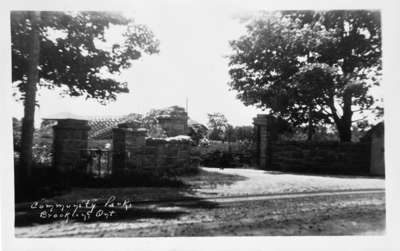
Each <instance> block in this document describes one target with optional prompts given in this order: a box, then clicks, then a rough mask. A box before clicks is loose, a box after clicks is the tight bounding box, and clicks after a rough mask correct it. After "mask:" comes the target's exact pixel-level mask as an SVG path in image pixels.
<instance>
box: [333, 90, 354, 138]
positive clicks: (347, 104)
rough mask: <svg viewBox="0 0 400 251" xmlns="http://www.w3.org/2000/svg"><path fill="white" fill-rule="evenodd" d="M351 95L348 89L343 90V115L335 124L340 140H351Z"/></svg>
mask: <svg viewBox="0 0 400 251" xmlns="http://www.w3.org/2000/svg"><path fill="white" fill-rule="evenodd" d="M351 97H352V94H351V92H349V91H345V92H344V95H343V116H342V118H341V119H340V123H339V124H338V125H337V128H338V131H339V138H340V142H350V141H351V120H352V116H353V112H352V111H351Z"/></svg>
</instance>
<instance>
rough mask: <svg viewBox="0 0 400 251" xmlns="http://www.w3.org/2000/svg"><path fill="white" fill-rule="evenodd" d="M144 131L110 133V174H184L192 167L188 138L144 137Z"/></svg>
mask: <svg viewBox="0 0 400 251" xmlns="http://www.w3.org/2000/svg"><path fill="white" fill-rule="evenodd" d="M146 133H147V132H146V130H145V129H132V128H115V129H114V130H113V173H118V172H124V171H129V170H134V169H136V170H138V169H140V170H143V171H151V172H153V173H184V172H185V170H187V169H189V168H190V167H191V156H190V151H191V144H192V142H191V140H190V137H188V136H177V137H169V138H159V139H158V138H146Z"/></svg>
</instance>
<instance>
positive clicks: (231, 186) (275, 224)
mask: <svg viewBox="0 0 400 251" xmlns="http://www.w3.org/2000/svg"><path fill="white" fill-rule="evenodd" d="M186 181H187V182H189V183H191V185H192V189H189V190H179V189H178V190H177V189H176V188H162V189H160V188H113V189H84V190H82V189H81V190H79V189H78V190H74V191H71V193H69V194H66V195H64V196H61V197H60V198H62V199H64V200H65V199H67V200H69V201H71V200H74V199H98V198H100V197H102V198H103V197H107V196H110V195H116V196H120V197H121V198H122V197H123V198H136V199H138V198H140V199H139V200H138V201H135V200H132V201H133V206H132V208H130V209H129V210H127V211H121V212H117V214H116V217H114V218H110V219H107V220H105V219H97V220H89V221H82V220H71V221H69V222H66V221H63V220H54V221H50V222H48V221H47V222H44V221H43V222H41V221H39V220H37V217H38V216H37V215H30V216H29V217H36V218H35V219H36V220H34V221H28V222H27V223H26V222H25V223H24V222H22V224H18V226H17V227H16V232H15V233H16V237H134V236H221V235H352V234H382V233H383V232H384V229H385V193H384V187H385V182H384V179H381V178H372V177H344V176H343V177H340V176H319V175H299V174H288V173H278V172H266V171H261V170H251V169H224V170H221V169H215V168H203V173H202V174H201V175H199V176H198V177H187V178H186ZM138 194H140V196H138ZM60 198H58V199H60ZM146 198H147V199H149V198H150V199H149V200H146ZM160 199H161V200H160ZM17 211H18V210H17ZM26 213H29V211H27V210H20V211H18V212H17V214H20V215H21V217H26V215H25V216H24V214H26Z"/></svg>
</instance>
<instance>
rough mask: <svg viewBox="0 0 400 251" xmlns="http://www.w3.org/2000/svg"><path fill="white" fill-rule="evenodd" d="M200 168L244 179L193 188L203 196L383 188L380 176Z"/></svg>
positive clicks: (382, 180) (383, 181) (383, 184)
mask: <svg viewBox="0 0 400 251" xmlns="http://www.w3.org/2000/svg"><path fill="white" fill-rule="evenodd" d="M203 169H204V170H206V171H209V172H215V173H221V174H230V175H236V176H239V177H242V178H243V179H241V180H238V181H237V182H234V183H232V184H216V185H203V186H202V187H200V188H197V189H196V193H197V195H199V196H202V197H209V196H210V197H212V196H231V195H254V194H280V193H298V192H318V191H338V190H362V189H384V188H385V180H384V179H383V178H379V177H365V176H363V177H354V176H338V175H310V174H294V173H284V172H276V171H263V170H255V169H242V168H225V169H219V168H203Z"/></svg>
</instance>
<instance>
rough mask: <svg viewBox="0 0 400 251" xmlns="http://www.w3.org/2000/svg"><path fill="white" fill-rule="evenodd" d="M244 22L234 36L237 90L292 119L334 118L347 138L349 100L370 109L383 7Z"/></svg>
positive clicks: (295, 121)
mask: <svg viewBox="0 0 400 251" xmlns="http://www.w3.org/2000/svg"><path fill="white" fill-rule="evenodd" d="M246 27H247V33H246V34H245V35H243V36H242V37H240V38H239V39H237V40H234V41H231V42H230V45H231V47H232V49H233V54H232V55H230V57H229V60H230V62H229V66H230V70H229V74H230V76H231V79H232V81H231V82H230V86H231V88H232V89H233V90H236V91H237V92H238V95H237V96H238V98H239V99H241V100H242V101H243V102H244V104H246V105H255V106H257V107H260V108H263V109H268V110H269V111H270V112H271V113H272V114H275V115H278V116H281V117H283V118H285V119H286V120H288V121H290V122H292V123H293V124H294V125H304V124H305V123H308V124H309V125H311V124H316V123H335V124H336V126H337V128H338V131H339V133H340V135H341V140H343V141H349V140H350V139H351V131H350V130H351V123H352V120H351V119H352V115H353V112H354V111H353V110H352V107H357V109H358V110H359V111H364V110H367V109H370V108H371V107H372V105H373V103H374V100H373V97H372V96H370V95H369V94H368V90H369V88H370V87H371V86H372V85H378V84H379V78H378V77H379V75H380V70H381V27H380V13H379V12H378V11H367V10H359V11H358V10H357V11H344V10H343V11H342V10H340V11H317V12H314V11H283V12H270V13H262V14H260V15H259V16H256V17H252V18H250V19H248V20H247V26H246ZM349 133H350V134H349Z"/></svg>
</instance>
